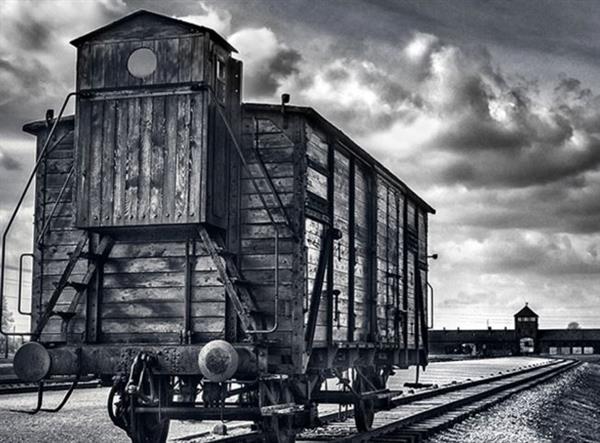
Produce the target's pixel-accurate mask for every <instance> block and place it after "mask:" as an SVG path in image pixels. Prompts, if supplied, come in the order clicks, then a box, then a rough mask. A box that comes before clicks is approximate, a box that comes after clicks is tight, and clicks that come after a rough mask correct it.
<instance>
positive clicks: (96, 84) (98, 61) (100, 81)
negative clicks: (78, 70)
mask: <svg viewBox="0 0 600 443" xmlns="http://www.w3.org/2000/svg"><path fill="white" fill-rule="evenodd" d="M91 52H92V61H91V79H90V83H91V86H92V88H94V89H96V88H102V87H103V86H104V63H105V60H104V45H103V44H101V43H97V44H93V45H92V47H91Z"/></svg>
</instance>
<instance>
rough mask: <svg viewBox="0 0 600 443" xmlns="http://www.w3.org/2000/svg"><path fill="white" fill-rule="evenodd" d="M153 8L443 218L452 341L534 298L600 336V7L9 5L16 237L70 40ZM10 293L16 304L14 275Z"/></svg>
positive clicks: (235, 2) (337, 0) (251, 86)
mask: <svg viewBox="0 0 600 443" xmlns="http://www.w3.org/2000/svg"><path fill="white" fill-rule="evenodd" d="M137 9H149V10H152V11H155V12H159V13H163V14H166V15H170V16H174V17H177V18H180V19H184V20H188V21H191V22H194V23H197V24H201V25H204V26H208V27H211V28H213V29H215V30H216V31H217V32H219V33H221V34H222V35H223V36H224V37H225V38H227V40H228V41H229V42H230V43H231V44H232V45H233V46H234V47H236V48H237V49H238V50H239V54H237V57H239V58H240V59H241V60H242V61H243V62H244V84H243V98H244V101H259V102H275V103H278V102H279V97H280V95H281V93H283V92H286V93H289V94H291V104H295V105H307V106H312V107H314V108H315V109H316V110H317V111H318V112H319V113H321V114H322V115H323V116H325V117H326V118H328V119H329V120H331V121H332V122H333V123H334V124H336V125H337V126H338V127H339V128H341V129H342V130H343V131H344V132H345V133H347V134H348V135H349V136H351V137H352V138H353V139H354V140H355V141H356V142H357V143H359V144H360V145H361V146H363V147H364V148H365V149H366V150H367V151H369V152H370V153H371V154H372V155H373V156H375V157H376V158H377V159H378V160H380V161H381V162H382V163H383V164H384V165H386V166H387V167H388V168H389V169H391V170H392V171H393V172H395V173H396V174H397V175H398V176H399V177H400V178H401V179H402V180H403V181H404V182H405V183H407V184H408V185H409V186H410V187H411V188H412V189H413V190H415V191H416V192H417V193H418V194H419V195H421V196H422V197H423V198H424V199H425V200H426V201H427V202H428V203H430V204H431V205H432V206H433V207H434V208H436V210H437V214H436V215H434V216H432V217H431V219H430V238H429V244H430V253H434V252H435V253H438V254H439V259H438V260H437V261H431V262H430V281H431V284H432V286H433V287H434V313H435V324H434V326H435V327H436V328H441V327H447V328H456V327H461V328H485V327H486V326H487V325H489V326H492V327H493V328H503V327H505V326H508V327H511V326H512V325H513V317H512V315H513V314H514V313H515V312H516V311H517V310H519V309H520V308H521V307H522V306H523V305H524V304H525V303H526V302H528V303H529V306H530V307H532V308H533V309H534V310H535V311H536V312H537V313H538V314H539V315H540V327H542V328H544V327H545V328H563V327H565V328H566V326H567V324H568V323H569V322H571V321H577V322H579V323H580V325H581V326H582V327H600V304H599V303H598V301H599V297H598V288H599V284H600V198H599V195H600V106H599V105H600V95H599V94H600V76H599V75H597V73H598V72H600V45H598V44H597V42H598V41H600V26H599V24H600V6H599V5H598V4H597V3H596V2H591V1H568V2H567V1H558V0H556V1H536V0H529V1H486V2H480V1H467V0H458V1H452V2H450V1H433V0H423V1H402V2H398V1H391V0H371V1H363V0H344V1H342V0H329V1H323V0H322V1H316V0H314V1H308V0H307V1H294V0H291V1H282V0H231V1H229V0H221V1H210V0H205V1H197V0H187V1H169V2H165V1H149V0H102V1H83V0H81V1H76V0H61V1H52V0H38V1H27V0H18V1H13V0H0V227H2V228H3V227H4V226H5V224H6V222H7V220H8V217H9V216H10V212H11V210H12V208H13V206H14V204H15V203H16V201H17V198H18V194H19V192H20V190H21V189H22V187H23V186H24V183H25V181H26V179H27V174H28V172H29V171H30V170H31V167H32V165H33V161H34V140H33V137H31V136H29V135H26V134H24V133H23V132H22V131H21V127H22V125H23V124H24V123H26V122H28V121H32V120H36V119H40V118H42V117H43V115H44V112H45V110H46V109H47V108H55V109H58V108H59V107H60V104H61V103H62V100H63V98H64V96H65V95H66V94H67V93H68V92H69V91H71V90H73V89H74V72H75V49H74V48H73V47H72V46H70V45H69V44H68V42H69V41H70V40H72V39H73V38H75V37H78V36H80V35H83V34H85V33H87V32H89V31H91V30H93V29H95V28H96V27H99V26H102V25H104V24H106V23H108V22H110V21H112V20H115V19H117V18H119V17H121V16H123V15H125V14H127V13H130V12H133V11H135V10H137ZM32 212H33V211H32V209H31V198H29V199H28V200H27V201H26V205H25V210H24V211H23V213H22V214H21V215H20V216H19V218H18V222H17V227H16V229H15V232H14V233H13V234H11V236H10V237H9V242H10V245H9V248H10V250H11V251H15V250H18V251H22V252H26V251H29V250H31V244H32V240H31V220H32ZM17 258H18V255H15V252H11V255H9V259H10V263H9V264H10V265H12V266H14V265H16V264H17V262H16V260H17ZM7 290H8V291H9V296H10V297H11V298H10V299H9V300H10V303H11V305H10V306H11V308H13V309H14V301H15V299H14V293H15V290H16V272H15V271H14V268H13V269H12V270H11V271H10V274H9V275H8V280H7ZM18 324H19V325H20V324H22V322H21V320H19V322H18Z"/></svg>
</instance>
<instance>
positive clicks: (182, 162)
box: [15, 11, 434, 441]
mask: <svg viewBox="0 0 600 443" xmlns="http://www.w3.org/2000/svg"><path fill="white" fill-rule="evenodd" d="M73 44H74V45H75V46H76V47H77V51H78V56H77V57H78V62H77V91H76V100H77V104H76V113H75V115H74V116H72V117H66V118H61V119H59V120H56V119H54V120H53V119H51V118H50V119H48V120H47V121H45V122H36V123H31V124H28V125H26V126H25V127H24V129H25V131H27V132H29V133H31V134H34V135H35V136H36V137H37V140H38V155H39V156H40V158H41V161H40V167H39V169H38V171H37V175H36V199H35V220H36V223H35V245H34V246H35V247H34V270H33V306H32V311H33V315H32V331H31V334H30V335H31V336H32V341H31V342H30V343H28V344H26V345H24V346H23V347H22V348H21V349H20V350H19V352H18V353H17V355H16V357H15V370H16V371H17V373H18V374H19V375H20V376H21V377H22V378H24V379H28V380H40V379H43V378H46V377H49V376H53V375H72V376H74V377H79V376H81V375H84V374H96V375H98V376H100V377H101V378H102V380H105V381H108V380H111V379H112V380H114V382H111V383H113V385H112V386H113V387H112V390H111V394H110V396H109V414H110V416H111V418H112V419H113V421H114V422H115V424H116V425H118V426H120V427H122V428H123V429H124V430H125V431H126V432H127V433H128V435H129V436H130V437H131V438H132V440H133V441H164V439H165V438H166V435H167V432H168V426H169V419H176V418H180V419H181V418H185V419H220V418H225V419H230V420H232V419H240V420H254V421H255V422H257V423H258V424H259V425H260V426H261V428H263V429H266V430H269V431H271V432H267V433H265V435H267V436H270V437H272V438H273V439H275V440H278V441H291V440H293V439H294V434H295V433H296V431H297V430H298V429H301V428H303V427H306V426H311V425H314V424H315V423H317V422H318V420H317V418H316V416H317V414H316V407H317V405H318V404H319V403H323V402H325V403H341V404H354V406H355V411H356V412H355V417H356V424H357V426H358V427H359V428H361V429H363V428H368V427H369V426H370V423H371V422H372V418H373V409H374V408H376V407H381V406H383V405H384V403H385V402H384V401H383V400H382V399H385V398H386V395H387V393H388V391H387V390H386V382H387V378H388V377H389V375H390V374H391V372H392V370H393V369H394V368H406V367H408V366H409V365H426V364H427V320H426V319H427V300H426V293H427V291H426V285H427V226H428V222H427V218H428V214H430V213H433V212H434V211H433V209H432V208H431V207H430V206H429V205H428V204H427V203H425V202H424V201H423V200H422V199H421V198H419V197H418V196H417V195H416V194H415V193H414V192H412V191H411V190H410V189H409V188H408V187H407V186H406V185H405V184H404V183H403V182H401V181H400V180H399V179H398V178H397V177H396V176H395V175H394V174H392V173H391V172H390V171H388V170H387V169H386V168H385V167H384V166H382V165H381V164H380V163H378V162H377V161H376V160H374V159H373V158H372V157H371V156H370V155H369V154H367V153H366V152H365V151H364V150H363V149H361V148H360V147H359V146H357V145H356V144H355V143H354V142H353V141H352V140H351V139H350V138H348V137H347V136H346V135H344V134H343V133H342V132H341V131H340V130H339V129H337V128H336V127H335V126H333V125H332V124H331V123H329V122H328V121H327V120H326V119H324V118H323V117H322V116H320V115H319V114H318V113H317V112H315V111H314V110H313V109H312V108H307V107H296V106H288V105H286V104H282V105H267V104H243V105H242V104H241V102H240V96H241V92H240V91H241V86H240V85H241V63H240V62H239V61H237V60H235V59H234V58H232V57H231V53H232V51H234V49H233V48H232V47H231V46H230V45H229V44H228V43H227V42H226V41H225V40H224V39H222V38H221V37H220V36H218V34H216V33H215V32H214V31H212V30H209V29H207V28H203V27H199V26H196V25H192V24H189V23H185V22H182V21H179V20H175V19H172V18H168V17H164V16H160V15H158V14H154V13H150V12H147V11H140V12H137V13H134V14H132V15H130V16H127V17H125V18H123V19H121V20H119V21H117V22H115V23H112V24H110V25H107V26H106V27H103V28H100V29H99V30H96V31H94V32H92V33H91V34H88V35H86V36H83V37H81V38H79V39H77V40H75V41H74V42H73ZM140 50H142V53H140ZM142 56H144V57H149V58H148V59H146V60H145V61H144V62H143V63H142V64H141V65H140V66H137V67H136V66H135V65H134V62H135V61H136V60H135V59H136V57H138V58H143V57H142ZM49 136H50V137H49ZM333 377H335V378H337V379H338V380H340V381H341V382H342V384H343V385H344V389H343V390H342V391H337V390H336V391H332V390H327V389H324V384H323V381H324V380H326V379H327V378H333ZM272 431H276V432H272Z"/></svg>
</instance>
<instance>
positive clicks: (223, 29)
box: [175, 2, 231, 36]
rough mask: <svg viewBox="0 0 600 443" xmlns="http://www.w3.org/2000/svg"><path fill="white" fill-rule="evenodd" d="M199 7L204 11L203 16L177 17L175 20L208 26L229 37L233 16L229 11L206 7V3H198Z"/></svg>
mask: <svg viewBox="0 0 600 443" xmlns="http://www.w3.org/2000/svg"><path fill="white" fill-rule="evenodd" d="M198 6H199V7H200V9H201V10H202V13H201V14H193V15H185V16H181V17H177V16H176V17H175V18H178V19H179V20H183V21H186V22H190V23H194V24H196V25H200V26H206V27H207V28H210V29H213V30H215V31H217V32H218V33H219V34H222V35H224V36H227V35H229V33H230V32H231V14H230V13H229V12H228V11H226V10H218V9H216V8H213V7H211V6H210V5H206V4H205V3H204V2H198Z"/></svg>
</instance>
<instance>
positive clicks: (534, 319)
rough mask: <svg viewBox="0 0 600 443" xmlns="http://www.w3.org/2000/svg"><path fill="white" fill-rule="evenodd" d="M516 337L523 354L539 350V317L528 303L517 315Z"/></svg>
mask: <svg viewBox="0 0 600 443" xmlns="http://www.w3.org/2000/svg"><path fill="white" fill-rule="evenodd" d="M515 335H516V337H517V340H518V341H519V349H520V351H521V353H522V354H530V353H533V352H535V349H536V348H537V335H538V315H537V314H536V313H535V312H533V310H532V309H531V308H530V307H529V305H528V304H527V303H525V306H524V307H523V309H521V310H520V311H519V312H517V313H516V314H515Z"/></svg>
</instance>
